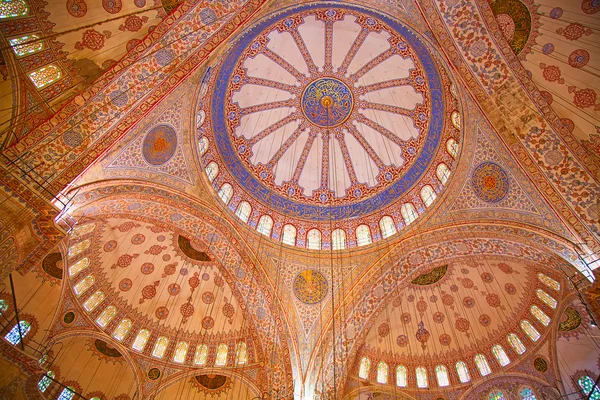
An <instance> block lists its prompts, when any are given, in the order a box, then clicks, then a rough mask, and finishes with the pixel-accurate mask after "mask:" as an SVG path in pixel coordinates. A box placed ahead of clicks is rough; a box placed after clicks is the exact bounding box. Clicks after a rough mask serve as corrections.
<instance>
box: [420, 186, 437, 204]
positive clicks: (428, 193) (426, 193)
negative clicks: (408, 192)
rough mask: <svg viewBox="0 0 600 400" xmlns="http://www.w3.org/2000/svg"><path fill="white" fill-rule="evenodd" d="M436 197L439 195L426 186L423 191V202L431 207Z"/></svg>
mask: <svg viewBox="0 0 600 400" xmlns="http://www.w3.org/2000/svg"><path fill="white" fill-rule="evenodd" d="M436 196H437V194H436V193H435V191H434V190H433V188H432V187H431V186H429V185H425V186H423V188H422V189H421V200H423V203H425V206H426V207H429V206H430V205H431V204H433V201H434V200H435V198H436Z"/></svg>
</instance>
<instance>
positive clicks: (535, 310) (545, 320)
mask: <svg viewBox="0 0 600 400" xmlns="http://www.w3.org/2000/svg"><path fill="white" fill-rule="evenodd" d="M529 310H530V311H531V315H533V316H534V317H535V318H537V320H538V321H540V322H541V323H542V325H544V326H548V325H549V324H550V317H549V316H548V315H547V314H546V313H545V312H543V311H542V310H541V309H540V308H539V307H538V306H536V305H535V304H534V305H532V306H531V308H530V309H529Z"/></svg>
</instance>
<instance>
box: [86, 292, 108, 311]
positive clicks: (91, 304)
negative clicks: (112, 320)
mask: <svg viewBox="0 0 600 400" xmlns="http://www.w3.org/2000/svg"><path fill="white" fill-rule="evenodd" d="M102 300H104V293H103V292H101V291H100V290H98V291H97V292H96V293H94V294H93V295H91V296H90V297H89V298H88V299H87V300H86V301H85V302H84V303H83V308H85V310H86V311H87V312H91V311H94V309H95V308H96V307H98V305H99V304H100V303H102Z"/></svg>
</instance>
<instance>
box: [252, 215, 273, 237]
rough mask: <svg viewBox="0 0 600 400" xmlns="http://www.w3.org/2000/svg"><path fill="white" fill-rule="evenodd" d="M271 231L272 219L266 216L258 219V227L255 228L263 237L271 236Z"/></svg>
mask: <svg viewBox="0 0 600 400" xmlns="http://www.w3.org/2000/svg"><path fill="white" fill-rule="evenodd" d="M272 229H273V218H271V217H269V216H268V215H263V216H262V217H260V219H259V220H258V226H257V227H256V230H257V231H258V232H259V233H262V234H263V235H265V236H271V230H272Z"/></svg>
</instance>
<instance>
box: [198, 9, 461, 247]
mask: <svg viewBox="0 0 600 400" xmlns="http://www.w3.org/2000/svg"><path fill="white" fill-rule="evenodd" d="M438 62H439V61H438V60H436V59H434V58H433V56H432V54H431V48H430V44H428V42H427V41H426V40H425V39H424V38H422V37H421V36H420V34H418V33H416V32H415V31H413V30H412V29H411V28H409V27H408V26H406V25H404V24H402V23H400V22H399V21H397V20H394V19H392V18H390V17H388V16H386V15H383V14H380V13H378V12H376V11H374V10H371V9H367V8H363V7H358V6H351V5H344V4H339V3H312V4H307V5H302V6H296V7H292V8H288V9H285V10H283V11H280V12H277V13H275V14H272V15H268V16H266V17H263V18H262V19H261V20H260V21H259V22H257V23H256V24H255V25H254V26H252V27H250V28H248V29H247V30H246V31H244V32H243V33H242V34H241V35H240V36H239V37H238V39H237V40H236V41H235V44H234V45H233V46H232V48H231V49H229V50H228V52H227V53H226V54H225V56H224V58H223V59H222V60H221V62H219V63H218V64H217V66H216V68H215V71H213V72H211V73H210V76H208V77H205V79H204V80H203V81H206V82H208V85H210V86H209V89H210V90H209V91H208V92H210V93H212V97H211V98H209V99H201V101H200V108H201V110H199V112H203V113H206V114H207V115H210V118H207V121H208V124H206V123H205V124H204V126H202V127H201V128H200V129H199V135H200V136H203V137H204V139H203V143H209V145H208V150H207V151H206V152H204V151H203V152H202V155H201V156H202V161H203V164H204V165H208V164H209V163H211V162H214V163H216V164H218V165H219V168H218V171H219V174H218V175H217V176H216V177H215V178H214V179H211V180H212V183H213V185H214V187H215V189H216V190H219V189H220V188H221V187H222V185H223V184H225V183H227V184H228V185H232V188H233V192H234V193H235V196H231V197H228V198H227V203H228V206H229V207H230V208H231V209H232V210H234V211H235V210H236V208H237V207H238V205H239V203H240V202H241V201H245V202H247V203H249V204H250V205H251V209H252V211H253V212H251V213H250V214H251V215H250V216H249V217H248V218H249V221H248V222H249V223H250V225H254V226H256V225H257V224H258V221H257V220H256V219H257V218H259V217H260V215H264V214H268V215H270V216H271V217H272V218H273V220H274V231H273V233H272V235H271V236H272V237H273V238H278V237H280V236H281V234H282V232H281V227H282V226H283V225H284V224H286V223H287V222H289V221H290V219H293V220H294V224H295V227H296V228H297V230H298V235H299V237H298V240H299V241H300V242H302V241H305V239H302V238H301V236H302V235H303V234H304V235H305V234H306V233H305V232H306V231H308V230H309V228H310V227H312V228H315V227H316V228H317V229H320V230H321V231H322V232H323V235H324V236H323V242H322V243H323V247H327V245H328V243H330V238H329V237H328V235H329V234H330V232H329V231H330V230H331V229H329V228H331V226H330V223H331V222H333V223H334V225H335V224H336V223H338V222H341V221H344V224H345V229H346V230H347V231H348V233H349V245H352V244H351V242H353V240H352V237H351V236H352V235H350V231H352V230H353V229H352V227H350V228H348V224H349V220H351V221H352V220H353V221H355V222H356V224H357V225H358V224H360V223H362V224H365V223H367V224H369V225H375V226H377V222H378V220H379V218H381V216H382V215H383V214H387V215H389V216H391V217H392V218H393V221H394V226H395V227H398V228H399V229H401V227H402V226H403V222H402V217H401V215H400V208H401V206H402V201H401V200H402V199H403V198H407V197H413V198H415V195H416V198H418V193H419V191H420V190H421V188H422V186H423V185H430V186H431V188H433V190H434V191H435V192H436V193H437V192H439V190H441V187H442V183H441V182H440V180H439V179H438V178H437V177H436V167H437V165H438V164H439V163H440V162H444V163H445V164H446V166H447V167H448V171H450V170H451V168H452V166H453V164H454V157H451V156H450V155H449V154H448V152H447V151H446V142H447V140H449V139H450V138H453V139H454V140H455V141H456V142H460V139H459V138H460V132H459V131H458V130H457V129H456V128H454V127H453V126H452V124H451V123H449V122H450V113H451V112H452V111H454V110H455V109H456V108H457V107H458V105H457V102H456V99H455V98H454V97H452V94H451V92H450V85H451V81H450V79H449V78H448V77H447V76H446V74H445V72H444V71H443V69H442V68H439V65H438ZM203 115H204V114H203ZM203 146H204V145H203ZM436 161H437V162H436ZM444 182H445V180H444ZM230 198H231V202H229V199H230ZM413 202H414V200H413ZM414 206H415V208H416V209H417V210H421V209H423V208H425V207H423V206H422V204H417V203H415V204H414ZM255 211H258V213H256V212H255ZM351 224H352V223H350V225H351ZM321 225H323V226H322V227H321ZM303 232H304V233H303ZM372 236H373V238H374V239H377V238H380V237H381V236H382V235H381V234H379V233H376V232H373V235H372Z"/></svg>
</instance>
